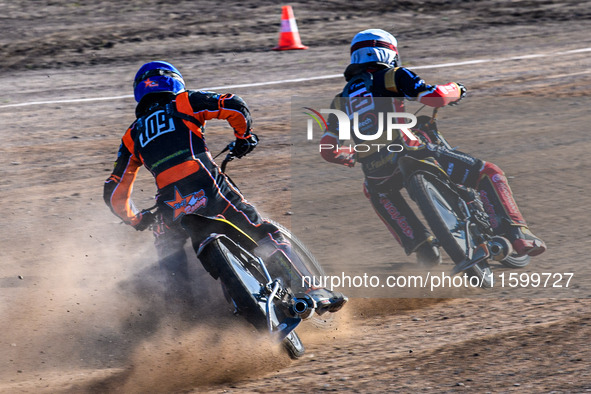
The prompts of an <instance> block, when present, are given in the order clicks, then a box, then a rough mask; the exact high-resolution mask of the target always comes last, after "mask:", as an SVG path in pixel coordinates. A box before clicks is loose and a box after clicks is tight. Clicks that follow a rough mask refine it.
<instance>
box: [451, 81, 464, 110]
mask: <svg viewBox="0 0 591 394" xmlns="http://www.w3.org/2000/svg"><path fill="white" fill-rule="evenodd" d="M456 85H458V88H459V89H460V98H459V99H457V100H456V101H454V102H452V103H449V105H458V104H459V103H460V100H461V99H463V98H464V97H466V93H467V92H468V89H466V87H465V86H464V85H463V84H461V83H459V82H456Z"/></svg>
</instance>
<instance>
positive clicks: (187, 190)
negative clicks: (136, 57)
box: [104, 90, 276, 277]
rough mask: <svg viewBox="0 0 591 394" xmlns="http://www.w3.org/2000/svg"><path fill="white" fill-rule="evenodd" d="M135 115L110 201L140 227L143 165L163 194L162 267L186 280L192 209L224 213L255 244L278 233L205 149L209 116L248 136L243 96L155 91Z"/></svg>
mask: <svg viewBox="0 0 591 394" xmlns="http://www.w3.org/2000/svg"><path fill="white" fill-rule="evenodd" d="M146 98H148V96H146ZM136 117H137V119H136V121H135V122H133V124H132V125H131V126H130V127H129V128H128V129H127V131H126V132H125V134H124V135H123V138H122V142H121V146H120V148H119V152H118V154H117V160H116V162H115V168H114V170H113V173H112V174H111V176H110V177H109V178H108V179H107V181H106V182H105V185H104V200H105V202H106V204H107V205H108V206H109V207H110V208H111V210H112V211H113V213H114V214H115V215H117V216H119V217H120V218H121V219H122V220H123V221H124V222H125V223H127V224H130V225H132V226H134V227H135V226H137V225H138V224H139V223H140V222H141V220H142V214H141V213H140V212H139V211H138V209H136V208H135V206H134V204H133V202H132V200H131V192H132V188H133V183H134V181H135V179H136V175H137V173H138V170H139V168H140V167H141V166H142V165H143V166H145V167H146V168H147V169H148V170H149V171H150V172H151V173H152V175H153V176H154V178H155V181H156V186H157V189H158V192H157V195H156V202H157V205H158V211H157V212H158V213H157V215H156V225H155V226H153V229H154V235H155V245H156V249H157V252H158V258H159V263H160V266H161V267H162V268H164V269H166V270H168V271H171V272H176V274H175V275H176V276H177V277H186V275H184V274H186V271H187V256H186V254H185V251H184V245H185V243H186V240H187V238H188V235H187V234H186V232H185V231H184V230H183V228H182V226H181V225H180V219H181V218H182V217H183V216H184V215H187V214H191V213H193V212H195V213H199V214H201V215H204V216H210V217H215V216H223V217H224V218H226V219H228V220H229V221H230V222H232V223H234V224H235V225H236V226H238V227H239V228H241V229H243V231H245V232H247V233H248V234H249V235H251V237H253V238H254V239H261V238H263V237H265V236H267V235H268V234H269V233H272V232H274V231H276V227H275V226H273V225H271V224H270V223H268V222H267V221H265V220H263V219H262V218H261V216H260V214H259V213H258V212H257V210H256V209H255V207H254V206H252V205H251V204H249V203H248V202H247V201H246V200H245V199H244V197H243V196H242V194H241V193H240V191H239V190H238V189H237V187H236V186H235V185H234V184H233V183H232V182H230V181H229V180H228V178H227V177H226V176H225V175H224V174H223V173H222V172H221V171H220V169H219V167H218V166H217V164H216V163H215V162H214V161H213V158H212V156H211V154H210V152H209V150H208V148H207V145H206V144H205V139H204V132H205V124H206V121H208V120H210V119H224V120H226V121H227V122H228V123H229V124H230V126H231V127H232V128H233V129H234V132H235V136H236V138H247V137H248V136H249V135H250V133H251V117H250V113H249V110H248V108H247V106H246V103H245V102H244V101H243V100H242V99H241V98H240V97H238V96H235V95H232V94H224V95H220V94H216V93H212V92H203V91H195V90H189V91H185V92H182V93H180V94H178V95H176V96H175V95H173V94H170V93H162V94H156V95H153V98H150V99H149V100H147V101H145V100H142V101H141V102H140V104H138V107H137V108H136Z"/></svg>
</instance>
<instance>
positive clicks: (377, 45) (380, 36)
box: [351, 29, 401, 67]
mask: <svg viewBox="0 0 591 394" xmlns="http://www.w3.org/2000/svg"><path fill="white" fill-rule="evenodd" d="M397 45H398V42H397V41H396V38H394V36H393V35H392V34H390V33H388V32H387V31H384V30H381V29H367V30H363V31H361V32H359V33H357V34H356V35H355V37H353V41H351V64H363V63H372V62H379V63H385V64H388V65H390V66H393V67H398V66H400V65H401V63H400V57H399V56H398V49H397V48H396V46H397Z"/></svg>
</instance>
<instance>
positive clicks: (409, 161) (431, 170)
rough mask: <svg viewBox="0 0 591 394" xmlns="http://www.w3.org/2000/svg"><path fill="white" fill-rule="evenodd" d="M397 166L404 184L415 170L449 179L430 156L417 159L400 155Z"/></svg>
mask: <svg viewBox="0 0 591 394" xmlns="http://www.w3.org/2000/svg"><path fill="white" fill-rule="evenodd" d="M398 166H399V168H400V172H402V176H403V178H404V183H405V184H407V183H408V180H409V179H410V178H411V177H412V176H413V175H414V174H416V173H417V172H423V173H428V174H433V175H436V176H438V177H443V179H445V180H450V179H449V176H448V175H447V173H446V172H445V171H444V170H443V169H442V168H441V167H440V166H439V165H438V164H437V162H436V161H435V159H432V158H427V159H424V160H419V159H415V158H414V157H410V156H402V157H401V158H400V159H399V160H398Z"/></svg>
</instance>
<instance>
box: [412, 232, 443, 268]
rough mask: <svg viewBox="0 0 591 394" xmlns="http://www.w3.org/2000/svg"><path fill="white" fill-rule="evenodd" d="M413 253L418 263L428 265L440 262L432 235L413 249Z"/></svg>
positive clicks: (439, 255) (439, 254) (437, 248)
mask: <svg viewBox="0 0 591 394" xmlns="http://www.w3.org/2000/svg"><path fill="white" fill-rule="evenodd" d="M415 253H416V255H417V262H418V263H419V264H422V265H425V266H429V267H432V266H435V265H439V264H441V253H439V247H438V246H437V245H436V242H435V238H434V237H433V236H432V235H431V236H429V238H427V239H426V240H425V241H423V242H422V243H421V244H420V245H419V246H418V247H417V248H416V249H415Z"/></svg>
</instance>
